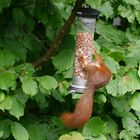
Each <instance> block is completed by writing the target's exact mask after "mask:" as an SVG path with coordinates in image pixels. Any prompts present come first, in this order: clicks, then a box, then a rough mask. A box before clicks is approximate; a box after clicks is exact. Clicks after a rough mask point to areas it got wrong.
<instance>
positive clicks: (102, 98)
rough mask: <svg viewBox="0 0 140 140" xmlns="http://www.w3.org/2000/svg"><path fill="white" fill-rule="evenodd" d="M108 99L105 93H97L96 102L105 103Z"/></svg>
mask: <svg viewBox="0 0 140 140" xmlns="http://www.w3.org/2000/svg"><path fill="white" fill-rule="evenodd" d="M106 101H107V98H106V96H105V95H104V94H102V93H99V94H97V95H95V102H97V103H98V104H103V103H105V102H106Z"/></svg>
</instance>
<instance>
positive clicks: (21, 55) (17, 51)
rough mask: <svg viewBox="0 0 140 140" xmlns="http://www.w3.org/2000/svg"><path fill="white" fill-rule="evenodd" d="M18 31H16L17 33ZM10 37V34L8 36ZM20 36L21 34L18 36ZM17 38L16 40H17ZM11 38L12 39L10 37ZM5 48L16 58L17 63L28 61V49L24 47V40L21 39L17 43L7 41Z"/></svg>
mask: <svg viewBox="0 0 140 140" xmlns="http://www.w3.org/2000/svg"><path fill="white" fill-rule="evenodd" d="M17 32H18V31H16V33H17ZM8 36H9V34H8ZM17 36H19V34H18V35H17ZM17 36H16V38H17ZM10 38H11V37H10ZM4 45H5V47H6V48H7V50H9V51H10V52H11V53H12V55H13V56H14V57H15V59H16V60H17V61H19V60H22V61H25V59H26V52H27V50H26V48H25V47H24V43H23V38H21V37H20V38H19V37H18V39H17V40H16V41H15V39H6V40H5V42H4Z"/></svg>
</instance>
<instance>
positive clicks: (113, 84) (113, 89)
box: [106, 79, 119, 97]
mask: <svg viewBox="0 0 140 140" xmlns="http://www.w3.org/2000/svg"><path fill="white" fill-rule="evenodd" d="M118 82H119V79H113V80H111V81H110V82H109V83H108V84H107V85H106V89H107V93H108V94H111V95H112V96H114V97H116V96H117V94H118Z"/></svg>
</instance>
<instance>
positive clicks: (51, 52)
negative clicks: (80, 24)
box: [32, 0, 85, 67]
mask: <svg viewBox="0 0 140 140" xmlns="http://www.w3.org/2000/svg"><path fill="white" fill-rule="evenodd" d="M84 2H85V0H77V1H76V2H75V5H74V8H73V10H72V12H71V14H70V16H69V18H68V19H67V21H66V22H65V24H64V25H63V26H62V28H61V29H60V31H59V32H58V34H57V35H56V37H55V39H54V41H53V45H52V46H51V47H50V49H49V50H48V51H47V52H46V53H45V54H44V55H43V56H42V57H41V58H39V59H38V60H36V61H35V62H33V63H32V64H33V66H34V67H39V66H41V65H43V64H44V63H46V62H47V61H48V60H49V59H50V58H51V57H52V56H53V55H54V53H55V51H56V50H57V48H58V47H59V44H60V43H61V41H62V39H63V37H64V35H65V34H66V32H67V31H68V29H69V28H70V26H71V25H72V23H73V22H74V20H75V17H76V11H77V9H78V8H80V7H81V6H82V4H83V3H84Z"/></svg>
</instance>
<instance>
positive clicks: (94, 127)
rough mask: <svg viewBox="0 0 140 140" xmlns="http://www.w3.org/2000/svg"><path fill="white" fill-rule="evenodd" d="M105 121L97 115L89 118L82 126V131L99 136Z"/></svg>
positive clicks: (103, 129) (104, 126)
mask: <svg viewBox="0 0 140 140" xmlns="http://www.w3.org/2000/svg"><path fill="white" fill-rule="evenodd" d="M105 128H106V123H105V122H104V121H103V120H101V118H99V117H93V118H91V119H90V120H89V121H88V122H87V124H86V125H85V126H84V129H83V132H84V134H85V135H90V136H100V135H101V134H103V133H104V131H105Z"/></svg>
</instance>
